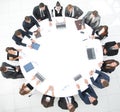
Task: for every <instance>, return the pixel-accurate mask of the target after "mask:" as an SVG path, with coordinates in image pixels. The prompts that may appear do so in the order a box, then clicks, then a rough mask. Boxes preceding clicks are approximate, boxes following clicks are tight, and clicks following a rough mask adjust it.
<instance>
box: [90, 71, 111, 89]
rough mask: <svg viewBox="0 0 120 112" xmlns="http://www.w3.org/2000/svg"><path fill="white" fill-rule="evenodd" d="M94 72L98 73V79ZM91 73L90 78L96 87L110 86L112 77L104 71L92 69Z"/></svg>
mask: <svg viewBox="0 0 120 112" xmlns="http://www.w3.org/2000/svg"><path fill="white" fill-rule="evenodd" d="M94 73H97V74H98V77H97V78H96V79H94ZM89 74H90V76H91V77H90V79H91V81H92V83H93V85H95V86H96V87H98V88H100V89H102V88H105V87H108V86H109V81H110V77H109V76H108V75H107V74H105V73H104V72H102V71H99V70H95V71H93V70H91V71H90V72H89Z"/></svg>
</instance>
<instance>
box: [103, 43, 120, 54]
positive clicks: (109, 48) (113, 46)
mask: <svg viewBox="0 0 120 112" xmlns="http://www.w3.org/2000/svg"><path fill="white" fill-rule="evenodd" d="M119 48H120V42H117V43H116V42H115V41H111V42H107V43H105V44H104V45H103V54H104V55H107V56H114V55H117V54H118V52H119Z"/></svg>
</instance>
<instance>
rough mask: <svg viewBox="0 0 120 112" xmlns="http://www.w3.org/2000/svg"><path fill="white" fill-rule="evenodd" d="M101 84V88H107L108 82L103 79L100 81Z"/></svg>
mask: <svg viewBox="0 0 120 112" xmlns="http://www.w3.org/2000/svg"><path fill="white" fill-rule="evenodd" d="M101 84H102V86H103V87H108V86H109V82H108V81H107V80H105V79H101Z"/></svg>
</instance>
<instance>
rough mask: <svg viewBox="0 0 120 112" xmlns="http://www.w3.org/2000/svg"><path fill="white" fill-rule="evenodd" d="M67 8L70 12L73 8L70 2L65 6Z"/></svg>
mask: <svg viewBox="0 0 120 112" xmlns="http://www.w3.org/2000/svg"><path fill="white" fill-rule="evenodd" d="M67 10H68V11H69V12H70V13H71V12H72V10H73V6H72V5H71V4H69V5H68V6H67Z"/></svg>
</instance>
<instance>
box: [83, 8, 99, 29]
mask: <svg viewBox="0 0 120 112" xmlns="http://www.w3.org/2000/svg"><path fill="white" fill-rule="evenodd" d="M100 19H101V17H100V16H99V14H98V11H96V10H94V11H88V12H87V14H86V15H85V16H84V17H83V18H82V29H85V24H87V25H88V26H90V27H91V28H92V29H96V28H98V27H99V25H100Z"/></svg>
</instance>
